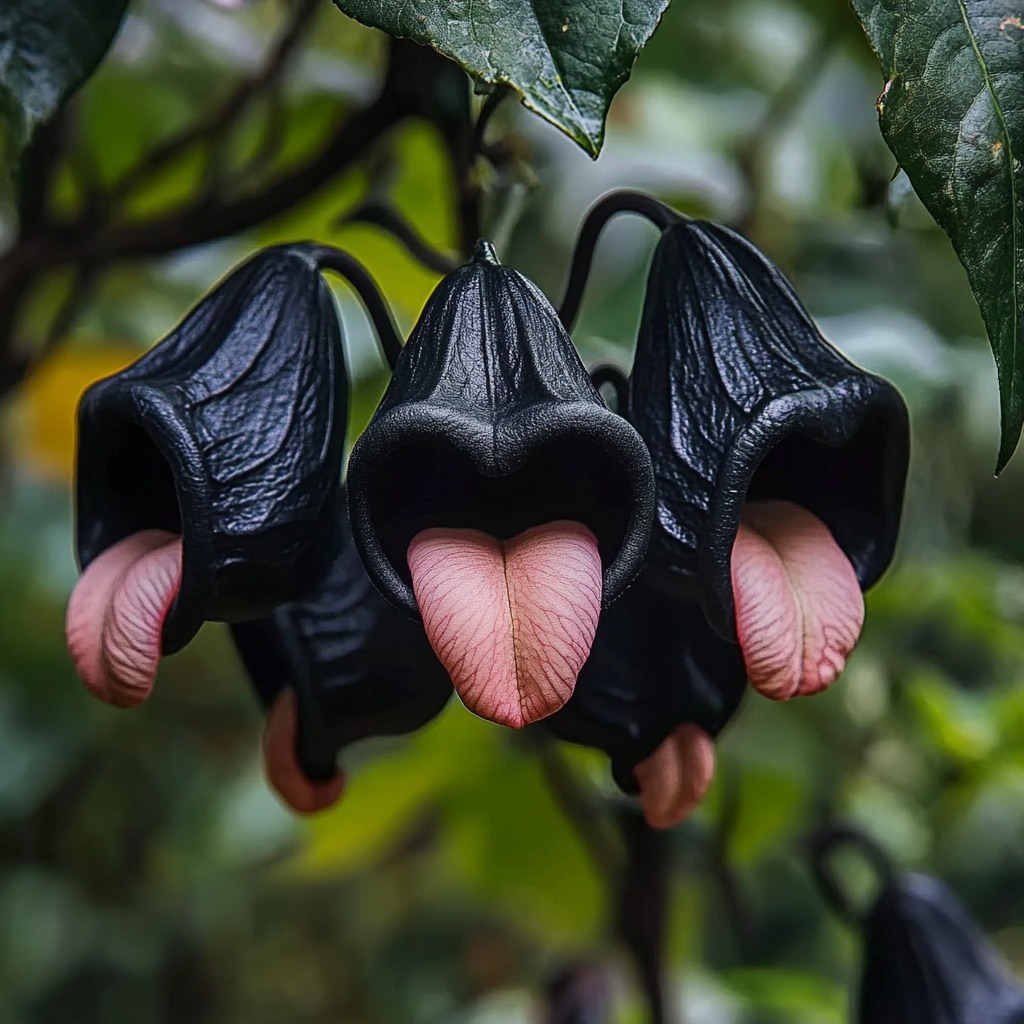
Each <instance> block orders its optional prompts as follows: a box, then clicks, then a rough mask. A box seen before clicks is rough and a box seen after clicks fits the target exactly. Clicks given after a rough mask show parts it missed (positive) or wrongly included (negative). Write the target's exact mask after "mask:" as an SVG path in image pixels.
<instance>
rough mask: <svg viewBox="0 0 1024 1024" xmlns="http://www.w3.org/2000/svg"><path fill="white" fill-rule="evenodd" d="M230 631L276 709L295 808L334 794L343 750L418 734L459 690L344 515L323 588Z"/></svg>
mask: <svg viewBox="0 0 1024 1024" xmlns="http://www.w3.org/2000/svg"><path fill="white" fill-rule="evenodd" d="M231 633H232V636H233V638H234V641H235V646H236V647H237V648H238V651H239V654H240V655H241V657H242V661H243V663H244V665H245V668H246V670H247V671H248V673H249V678H250V679H251V680H252V683H253V686H254V687H255V689H256V692H257V693H258V695H259V697H260V699H261V702H262V703H263V705H264V707H265V708H266V709H268V711H269V713H270V717H269V719H268V723H267V730H266V734H265V737H264V752H265V760H266V766H267V774H268V775H269V777H270V781H271V782H272V783H273V785H274V787H275V788H276V789H277V790H278V792H279V793H280V794H281V795H282V796H283V797H284V799H285V800H286V801H287V802H288V803H289V804H290V805H291V806H292V807H293V808H295V809H297V810H301V811H315V810H320V809H321V808H323V807H327V806H329V805H330V804H332V803H334V801H335V800H336V799H337V797H338V796H339V794H340V792H341V777H340V775H339V773H338V766H337V762H338V752H339V751H340V750H341V749H342V748H343V747H345V746H347V745H348V744H350V743H354V742H356V741H357V740H361V739H364V738H365V737H368V736H392V735H399V734H401V733H407V732H412V731H414V730H415V729H418V728H420V727H421V726H423V725H425V724H426V723H427V722H429V721H430V720H431V719H432V718H433V717H434V716H435V715H437V714H438V713H439V712H440V711H441V709H442V708H443V707H444V705H445V704H446V703H447V702H448V699H449V698H450V697H451V694H452V684H451V681H450V680H449V678H448V673H447V672H446V671H445V670H444V668H443V667H442V666H441V663H440V662H439V661H438V660H437V658H436V657H435V656H434V652H433V651H432V650H431V649H430V644H429V643H428V642H427V637H426V634H425V633H424V631H423V627H422V626H421V625H420V624H419V623H418V622H416V621H415V620H414V619H412V618H410V617H409V616H408V615H405V614H403V613H402V612H400V611H398V610H397V609H395V608H393V607H392V606H391V605H389V604H388V603H387V602H386V601H385V600H384V598H383V597H381V596H380V594H379V593H378V592H377V590H376V589H375V588H374V586H373V584H372V583H371V582H370V578H369V576H367V574H366V570H365V569H364V568H363V563H362V561H361V559H360V558H359V554H358V552H357V551H356V549H355V546H354V544H353V543H352V535H351V531H350V529H349V525H348V520H347V517H346V518H345V520H344V521H343V522H342V545H341V552H340V554H339V555H338V557H337V558H336V559H335V561H334V563H333V565H332V566H331V568H330V571H329V572H328V574H327V577H326V578H325V579H324V580H323V581H322V582H321V584H320V585H319V587H317V589H316V590H315V591H314V592H313V593H312V594H311V595H309V596H308V597H306V598H303V599H301V600H298V601H293V602H290V603H288V604H285V605H282V606H281V607H279V608H277V609H276V610H275V611H274V612H273V614H272V615H270V616H268V617H267V618H263V619H256V620H253V621H250V622H241V623H235V624H233V625H232V627H231Z"/></svg>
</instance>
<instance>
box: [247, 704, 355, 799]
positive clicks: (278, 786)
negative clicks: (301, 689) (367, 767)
mask: <svg viewBox="0 0 1024 1024" xmlns="http://www.w3.org/2000/svg"><path fill="white" fill-rule="evenodd" d="M296 728H297V720H296V713H295V693H294V692H293V691H292V690H285V691H284V693H282V694H281V696H280V697H278V698H277V700H276V701H274V704H273V705H272V707H271V708H270V712H269V713H268V715H267V724H266V728H265V729H264V731H263V764H264V767H265V770H266V773H267V779H268V780H269V781H270V784H271V786H273V787H274V789H275V790H276V791H277V794H278V796H280V797H281V799H282V800H284V802H285V803H286V804H288V806H289V807H291V808H292V810H294V811H298V812H299V813H300V814H313V813H315V812H316V811H322V810H325V809H326V808H328V807H330V806H331V805H332V804H334V803H337V800H338V798H339V797H340V796H341V792H342V790H343V789H344V788H345V779H344V777H343V776H342V775H341V773H340V772H339V773H338V774H337V775H335V776H334V778H333V779H328V781H327V782H310V780H309V779H307V778H306V776H305V775H304V774H303V773H302V769H301V768H300V767H299V763H298V761H297V760H296V758H295V732H296Z"/></svg>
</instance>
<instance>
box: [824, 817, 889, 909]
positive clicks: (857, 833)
mask: <svg viewBox="0 0 1024 1024" xmlns="http://www.w3.org/2000/svg"><path fill="white" fill-rule="evenodd" d="M843 846H849V847H852V848H853V849H855V850H856V851H857V852H858V853H860V854H861V855H862V856H863V857H864V859H865V860H866V861H867V862H868V864H869V865H870V866H871V867H872V868H873V869H874V871H875V875H876V876H877V879H878V884H879V888H885V887H886V886H887V885H889V884H890V883H891V882H893V881H894V880H895V877H896V873H895V870H894V868H893V864H892V861H891V860H890V858H889V855H888V854H887V853H886V852H885V850H883V849H882V847H881V846H880V845H879V843H878V842H876V841H875V840H874V839H872V838H871V837H870V836H869V835H867V833H865V832H863V831H861V830H860V829H859V828H855V827H854V826H853V825H829V826H826V827H825V828H822V829H820V830H819V831H817V832H815V833H814V834H812V835H811V836H810V838H809V839H808V840H807V847H808V852H809V854H810V858H811V869H812V870H813V872H814V877H815V880H816V881H817V883H818V886H819V888H820V889H821V892H822V895H823V896H824V897H825V901H826V902H827V903H828V905H829V906H830V907H831V908H832V909H833V910H834V911H835V912H836V913H837V914H838V915H839V916H840V917H844V918H846V920H847V921H849V922H850V923H851V924H855V925H860V926H863V925H864V924H865V921H866V918H867V911H865V910H863V909H858V908H857V907H856V906H855V905H854V902H853V900H852V899H851V898H850V894H849V893H848V892H846V890H845V889H844V888H843V886H842V885H841V884H840V882H839V880H838V878H837V877H836V874H835V870H834V867H833V865H832V863H831V858H832V856H833V855H834V853H835V851H836V850H837V849H839V848H840V847H843Z"/></svg>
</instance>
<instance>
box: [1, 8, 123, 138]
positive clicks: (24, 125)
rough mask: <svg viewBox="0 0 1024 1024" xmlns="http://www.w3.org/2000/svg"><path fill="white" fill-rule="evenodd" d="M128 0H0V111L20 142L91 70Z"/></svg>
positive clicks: (45, 118)
mask: <svg viewBox="0 0 1024 1024" xmlns="http://www.w3.org/2000/svg"><path fill="white" fill-rule="evenodd" d="M127 6H128V0H3V2H0V112H2V113H3V114H4V116H5V117H6V119H7V120H8V122H9V124H10V126H11V131H12V135H13V140H14V143H15V148H18V147H20V146H21V145H22V144H23V143H24V142H25V141H27V139H28V138H29V136H31V134H32V132H33V131H34V130H35V128H36V127H37V126H38V125H40V124H42V123H43V122H44V121H46V120H48V119H49V118H50V117H52V116H53V113H54V111H56V109H57V108H58V107H59V106H60V104H61V103H62V102H63V101H64V100H65V99H66V98H67V97H68V96H69V95H70V94H71V93H72V92H74V91H75V89H77V88H78V86H79V85H81V84H82V82H84V81H85V79H86V78H88V77H89V75H90V74H91V73H92V71H93V69H94V68H95V67H96V65H97V64H98V63H99V62H100V59H101V58H102V57H103V55H104V54H105V53H106V52H107V49H108V47H109V46H110V44H111V42H112V41H113V38H114V34H115V33H116V32H117V28H118V25H120V24H121V18H122V17H123V16H124V11H125V8H126V7H127Z"/></svg>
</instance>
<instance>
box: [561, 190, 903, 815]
mask: <svg viewBox="0 0 1024 1024" xmlns="http://www.w3.org/2000/svg"><path fill="white" fill-rule="evenodd" d="M622 210H629V211H632V212H638V213H642V214H644V215H645V216H648V217H649V218H650V219H652V220H653V221H654V222H655V223H656V224H657V225H658V226H659V227H660V228H661V238H660V241H659V243H658V246H657V249H656V251H655V254H654V258H653V261H652V265H651V269H650V273H649V275H648V281H647V294H646V298H645V302H644V310H643V316H642V320H641V326H640V331H639V336H638V340H637V348H636V357H635V360H634V364H633V369H632V373H631V375H630V377H629V379H628V381H627V380H624V379H621V377H619V376H617V375H616V374H615V372H614V371H608V370H607V369H606V370H605V371H604V372H603V375H602V379H603V380H605V381H607V382H608V383H611V384H613V385H615V386H616V390H617V391H618V404H619V407H620V412H622V413H623V415H625V416H626V417H627V418H629V420H630V422H631V423H632V424H633V425H634V426H635V427H636V428H637V430H638V432H639V433H640V435H641V437H643V439H644V442H645V444H646V445H647V448H648V450H649V451H650V455H651V462H652V464H653V466H654V474H655V490H656V511H655V521H654V525H653V528H652V534H651V544H650V548H649V551H648V554H647V557H646V558H645V560H644V569H643V574H642V576H641V577H640V580H639V582H638V583H637V585H636V586H635V587H634V589H633V590H632V591H630V593H629V594H627V595H626V597H625V598H624V599H623V602H622V603H621V604H620V605H619V606H618V607H616V608H615V609H614V610H613V612H614V619H617V620H618V623H617V625H616V628H614V629H609V630H608V631H607V632H606V633H603V634H602V633H601V632H600V631H599V633H598V638H597V640H596V641H595V645H594V656H593V658H592V661H591V663H588V665H587V666H586V668H585V670H584V672H583V673H582V674H581V676H580V681H579V684H578V686H577V688H576V693H575V695H574V697H573V699H572V700H571V701H570V702H569V704H568V705H567V707H566V708H565V710H564V711H563V712H561V713H560V714H559V715H558V716H555V718H553V719H552V720H551V727H552V728H553V729H554V730H555V731H556V733H558V734H559V735H562V736H565V737H566V738H569V739H575V740H578V741H580V742H584V743H587V744H589V745H593V746H598V747H600V748H602V749H604V750H606V751H607V752H608V753H609V754H610V755H611V757H612V760H613V765H614V766H615V770H616V777H617V778H618V779H619V781H620V784H622V785H623V786H624V787H626V788H630V784H632V786H633V787H635V786H636V785H637V784H639V786H640V789H641V791H642V795H643V797H644V803H645V809H646V811H647V814H648V818H649V820H651V821H652V822H653V821H655V820H656V821H658V822H660V823H665V822H667V821H668V820H670V819H674V820H679V819H680V818H681V817H682V816H684V815H685V813H686V812H687V811H688V810H689V809H691V808H692V807H693V805H694V804H695V803H696V802H697V800H699V798H700V797H701V796H702V795H703V792H704V790H705V789H706V788H707V785H708V783H709V782H710V776H711V770H712V765H713V747H712V744H711V737H713V736H714V735H716V734H717V733H718V731H719V730H720V729H721V728H722V727H723V726H724V725H725V723H726V722H727V721H728V719H729V717H730V716H731V715H732V713H733V712H734V711H735V710H736V708H737V706H738V704H739V701H740V696H741V694H742V692H743V689H744V681H745V678H746V677H747V676H749V678H750V680H751V682H753V684H754V685H755V686H756V687H757V688H758V689H759V690H760V691H761V692H762V693H765V694H766V695H768V696H771V697H774V698H777V699H786V698H788V697H791V696H794V695H796V694H806V693H813V692H816V691H818V690H821V689H824V688H825V687H826V686H828V685H829V684H830V683H831V682H832V681H833V680H834V679H835V678H836V676H838V674H839V672H840V671H841V669H842V667H843V664H844V662H845V659H846V656H847V655H848V653H849V651H850V649H851V648H852V647H853V645H854V643H855V642H856V640H857V638H858V636H859V634H860V629H861V624H862V621H863V601H862V597H861V591H862V590H863V589H866V588H867V587H868V586H870V585H871V584H872V583H874V582H875V581H876V580H877V579H878V577H879V576H880V575H881V574H882V572H883V571H884V570H885V568H886V566H887V565H888V564H889V561H890V560H891V558H892V554H893V549H894V546H895V541H896V534H897V530H898V526H899V519H900V511H901V506H902V499H903V489H904V482H905V478H906V472H907V462H908V453H909V440H908V423H907V414H906V409H905V406H904V404H903V401H902V399H901V398H900V396H899V394H898V392H897V391H896V390H895V388H893V387H892V385H891V384H889V383H888V382H887V381H885V380H883V379H882V378H880V377H877V376H875V375H873V374H869V373H866V372H865V371H864V370H862V369H860V368H859V367H857V366H855V365H854V364H852V363H850V362H849V361H848V360H846V359H845V358H844V357H843V356H842V355H840V353H839V352H837V351H836V350H835V349H834V348H833V347H832V346H831V345H829V344H828V342H827V341H825V339H824V338H823V337H822V336H821V334H820V332H819V331H818V329H817V327H816V326H815V324H814V322H813V320H812V319H811V317H810V316H809V314H808V313H807V311H806V310H805V309H804V308H803V306H802V305H801V303H800V301H799V299H798V298H797V297H796V294H795V293H794V291H793V289H792V287H791V286H790V284H789V283H788V281H786V279H785V278H784V277H783V275H782V274H781V272H780V271H779V270H778V268H776V267H775V266H774V265H773V264H772V263H771V261H770V260H769V259H768V258H767V257H766V256H765V255H764V254H763V253H761V252H759V251H758V250H757V249H756V248H755V247H754V246H752V245H751V244H750V243H749V242H747V241H746V240H745V239H743V238H741V237H740V236H739V235H737V234H736V233H735V232H733V231H730V230H729V229H727V228H724V227H721V226H719V225H715V224H709V223H706V222H702V221H694V220H689V219H686V218H683V217H682V216H680V215H679V214H677V213H675V212H674V211H672V210H669V209H668V208H667V207H665V206H663V205H661V204H660V203H657V202H656V201H654V200H651V199H649V198H648V197H645V196H637V195H635V194H632V193H613V194H612V195H611V196H609V197H607V198H606V199H605V200H603V201H602V202H601V203H599V204H598V205H597V206H596V207H595V208H594V210H593V211H592V212H591V213H590V215H589V216H588V218H587V220H586V221H585V222H584V226H583V229H582V231H581V236H580V243H579V245H578V246H577V252H576V259H575V263H574V266H573V268H572V273H571V274H570V281H569V286H568V288H567V292H566V298H565V300H564V302H563V305H562V309H561V313H560V315H561V316H562V318H563V321H564V322H565V323H566V324H570V323H571V322H572V320H573V319H574V317H575V314H576V310H577V308H578V304H579V301H580V298H581V297H582V293H583V287H584V283H585V280H586V276H587V272H588V269H589V262H590V257H591V253H592V250H593V247H594V244H595V243H596V241H597V238H598V236H599V234H600V232H601V230H602V228H603V226H604V224H605V223H606V222H607V220H608V219H609V218H610V217H611V216H612V215H613V214H615V213H617V212H619V211H622ZM652 623H657V626H656V627H652V625H651V624H652ZM639 638H643V639H642V640H641V639H639ZM737 641H738V643H737ZM611 665H617V666H619V667H620V668H619V671H618V672H610V671H608V667H609V666H611ZM624 666H628V667H629V670H628V671H627V670H625V669H624V668H623V667H624Z"/></svg>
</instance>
